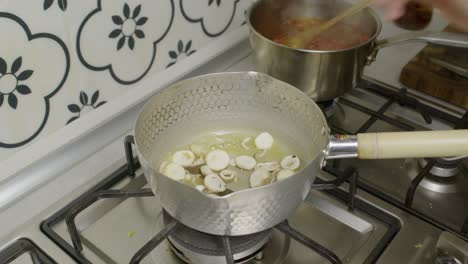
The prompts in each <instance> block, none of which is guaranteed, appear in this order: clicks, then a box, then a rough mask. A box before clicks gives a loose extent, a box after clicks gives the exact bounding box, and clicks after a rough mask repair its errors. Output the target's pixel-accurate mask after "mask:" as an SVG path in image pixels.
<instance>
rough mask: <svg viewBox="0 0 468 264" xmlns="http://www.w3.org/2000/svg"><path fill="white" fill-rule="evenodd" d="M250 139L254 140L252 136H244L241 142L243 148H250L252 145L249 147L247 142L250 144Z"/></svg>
mask: <svg viewBox="0 0 468 264" xmlns="http://www.w3.org/2000/svg"><path fill="white" fill-rule="evenodd" d="M250 141H252V138H251V137H246V138H244V139H243V140H242V142H241V146H242V148H244V149H245V150H249V149H250V147H249V146H248V145H247V144H249V142H250Z"/></svg>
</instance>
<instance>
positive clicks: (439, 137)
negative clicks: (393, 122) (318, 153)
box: [326, 130, 468, 159]
mask: <svg viewBox="0 0 468 264" xmlns="http://www.w3.org/2000/svg"><path fill="white" fill-rule="evenodd" d="M467 154H468V130H448V131H419V132H388V133H363V134H358V135H357V136H334V137H332V138H331V139H330V141H329V144H328V147H327V150H326V155H327V159H338V158H353V157H354V158H359V159H397V158H435V157H440V158H444V157H453V156H466V155H467Z"/></svg>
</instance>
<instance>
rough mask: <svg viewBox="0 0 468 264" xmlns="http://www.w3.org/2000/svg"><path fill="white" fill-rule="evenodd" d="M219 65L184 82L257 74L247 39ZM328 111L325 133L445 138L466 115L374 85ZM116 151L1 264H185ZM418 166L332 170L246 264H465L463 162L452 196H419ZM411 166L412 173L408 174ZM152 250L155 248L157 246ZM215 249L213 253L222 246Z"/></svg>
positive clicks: (17, 240) (142, 185) (11, 247)
mask: <svg viewBox="0 0 468 264" xmlns="http://www.w3.org/2000/svg"><path fill="white" fill-rule="evenodd" d="M226 58H228V59H226ZM215 60H217V61H223V62H224V64H223V67H220V66H219V64H217V65H216V67H214V66H213V67H202V68H200V69H198V70H195V71H194V72H192V73H190V76H193V75H199V74H204V73H207V72H214V71H246V70H254V65H253V60H252V56H251V51H250V49H249V48H248V43H247V42H245V41H244V42H242V43H241V44H240V45H238V46H236V47H235V48H234V49H232V50H230V51H228V52H227V53H226V55H223V56H220V57H218V58H216V59H215ZM332 105H333V106H332V107H333V108H332V109H331V110H330V111H329V112H330V116H329V125H330V127H331V129H332V132H333V133H348V134H355V133H361V132H370V131H371V132H375V131H401V130H425V129H453V128H464V127H466V125H467V124H468V123H467V120H468V115H464V116H460V115H459V114H456V113H454V112H452V111H450V110H447V109H448V108H450V107H444V105H443V104H442V103H438V102H437V101H433V102H428V101H426V100H425V99H424V98H422V96H419V94H415V93H414V92H413V91H410V90H408V91H407V90H405V89H396V88H394V87H389V86H386V85H384V84H381V83H379V82H377V81H375V80H371V79H366V80H364V81H363V83H361V85H360V87H359V88H356V89H354V90H352V91H351V92H350V93H349V94H347V95H345V96H343V97H342V98H340V99H338V100H336V101H335V102H334V103H333V104H332ZM129 133H130V132H126V133H124V135H127V134H129ZM122 142H123V140H122V141H119V142H116V143H114V144H115V146H114V145H113V146H112V148H111V149H110V150H103V153H104V154H106V155H118V156H119V157H122V158H121V159H119V161H118V162H116V163H114V164H113V165H112V166H111V167H109V168H105V169H104V170H103V171H101V172H99V173H97V172H95V175H94V174H93V175H92V176H93V177H89V176H88V174H90V175H91V174H92V173H93V172H92V171H86V170H83V172H81V174H82V175H81V176H80V172H77V173H76V176H75V177H83V179H89V180H88V181H86V182H81V184H79V185H76V186H80V187H78V188H75V190H74V191H73V192H72V193H69V194H68V195H66V197H63V198H62V199H60V201H59V202H57V203H55V204H53V205H51V206H49V207H48V208H47V209H46V210H42V211H41V212H40V213H39V214H37V215H36V217H34V219H31V220H30V221H28V222H26V223H24V224H22V225H21V226H20V227H18V228H17V229H16V231H14V232H12V233H9V234H8V235H6V236H5V237H2V238H1V239H0V249H1V250H0V260H1V261H0V263H129V262H130V261H131V259H132V258H133V259H134V260H137V259H138V260H140V258H141V262H140V263H168V264H171V263H183V262H182V261H181V260H180V258H178V257H177V256H176V255H175V254H174V253H173V251H172V249H171V243H170V242H168V240H167V239H164V238H165V237H166V235H170V232H169V231H170V230H168V228H167V227H166V226H165V224H164V220H163V217H162V215H163V211H162V208H161V206H160V204H159V203H158V201H157V200H156V199H155V198H154V197H152V194H151V192H150V191H149V190H148V189H147V186H146V185H147V184H146V180H145V179H144V177H143V176H142V173H141V171H140V170H138V169H137V170H136V171H135V174H134V175H132V171H130V173H129V171H128V168H127V163H126V160H125V158H123V157H124V155H125V151H124V147H123V143H122ZM117 153H118V154H117ZM104 154H103V155H104ZM426 163H427V164H425V165H420V161H416V160H386V161H358V160H340V161H330V162H328V164H327V166H326V168H325V169H324V171H323V172H322V173H321V174H320V177H319V179H320V180H318V181H317V182H316V186H315V188H314V190H312V191H311V192H310V194H309V196H308V197H307V199H306V201H305V202H304V203H303V204H302V205H301V206H300V207H299V209H298V210H297V212H296V213H295V214H294V215H293V216H291V217H290V218H289V219H288V222H285V223H282V224H280V225H279V226H277V227H275V228H273V229H272V230H271V231H270V233H269V236H270V239H269V242H267V244H266V245H265V246H263V247H262V248H261V253H262V254H260V255H261V256H258V257H257V259H256V260H255V259H254V260H251V261H250V262H249V263H258V264H262V263H291V264H298V263H340V261H341V262H343V263H384V264H387V263H388V264H390V263H392V264H393V263H415V264H418V263H421V264H422V263H436V260H437V259H439V260H440V261H446V262H440V263H457V262H450V261H452V260H453V259H451V258H450V256H456V257H457V258H458V260H459V261H460V263H467V261H468V257H466V255H467V252H468V249H467V247H468V246H467V245H468V244H467V240H468V221H467V219H468V210H466V204H467V202H468V183H467V176H466V175H467V173H466V172H465V164H464V163H461V164H459V165H458V167H459V173H458V174H457V183H456V185H457V188H456V190H455V191H450V192H434V191H430V190H428V189H426V188H424V187H421V184H424V179H426V178H428V174H427V172H429V171H431V169H433V166H435V165H436V164H437V161H434V160H429V161H428V162H426ZM411 166H413V167H412V168H413V169H414V168H416V172H415V171H414V170H413V171H411V172H409V171H408V168H409V167H411ZM417 166H420V168H419V169H418V168H417ZM83 173H84V174H85V175H83ZM410 174H411V175H410ZM429 178H430V177H429ZM75 179H76V178H75ZM449 183H450V182H449ZM56 184H57V186H60V185H62V186H66V185H67V181H66V180H65V179H62V180H60V179H59V180H58V181H57V182H56ZM440 184H442V185H443V184H447V182H446V181H443V183H440ZM34 195H35V194H34V193H32V194H31V196H32V198H31V199H34ZM50 195H53V194H52V193H51V194H50ZM353 197H354V198H353ZM9 224H10V223H9ZM162 231H167V232H166V233H164V232H163V233H161V232H162ZM152 242H153V245H149V246H148V243H150V244H151V243H152ZM155 242H160V244H158V245H157V246H154V244H155ZM222 242H223V239H220V242H219V243H220V245H221V246H220V247H221V249H226V247H225V245H224V244H223V243H222ZM18 245H20V246H18ZM24 245H26V246H24ZM145 245H146V246H145ZM200 246H202V245H200ZM5 252H7V253H5ZM23 252H24V253H23ZM31 252H33V253H34V252H36V253H37V252H39V253H38V254H39V255H40V256H41V258H42V259H38V257H31V256H32V253H31ZM254 253H255V254H256V255H257V253H259V252H257V251H256V252H254ZM7 254H8V257H9V258H7ZM13 255H14V256H15V257H12V256H13ZM445 255H448V257H447V256H445ZM441 256H443V257H444V258H442V257H441ZM13 259H15V260H13ZM223 259H224V258H223ZM8 261H9V262H8ZM34 261H35V262H34ZM134 263H137V262H134Z"/></svg>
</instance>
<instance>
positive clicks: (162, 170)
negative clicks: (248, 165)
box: [159, 161, 169, 174]
mask: <svg viewBox="0 0 468 264" xmlns="http://www.w3.org/2000/svg"><path fill="white" fill-rule="evenodd" d="M167 164H169V162H167V161H163V162H161V165H160V166H159V172H160V173H162V174H164V169H165V168H166V166H167Z"/></svg>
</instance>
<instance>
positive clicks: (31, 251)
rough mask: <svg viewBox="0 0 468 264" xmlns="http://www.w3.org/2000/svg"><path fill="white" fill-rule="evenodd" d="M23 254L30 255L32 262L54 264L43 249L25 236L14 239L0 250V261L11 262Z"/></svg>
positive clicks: (3, 263) (3, 262)
mask: <svg viewBox="0 0 468 264" xmlns="http://www.w3.org/2000/svg"><path fill="white" fill-rule="evenodd" d="M24 254H28V255H29V256H30V257H31V261H32V263H34V264H56V263H57V262H55V261H54V260H52V259H51V258H50V257H49V256H48V255H47V254H46V253H44V251H42V250H41V249H40V248H39V247H38V246H37V245H36V244H34V243H33V242H32V241H31V240H29V239H27V238H20V239H17V240H15V241H14V242H13V243H12V244H10V245H9V246H7V247H6V248H4V249H2V250H1V251H0V263H2V264H8V263H13V261H15V260H16V259H18V258H19V257H21V256H22V255H24Z"/></svg>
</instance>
